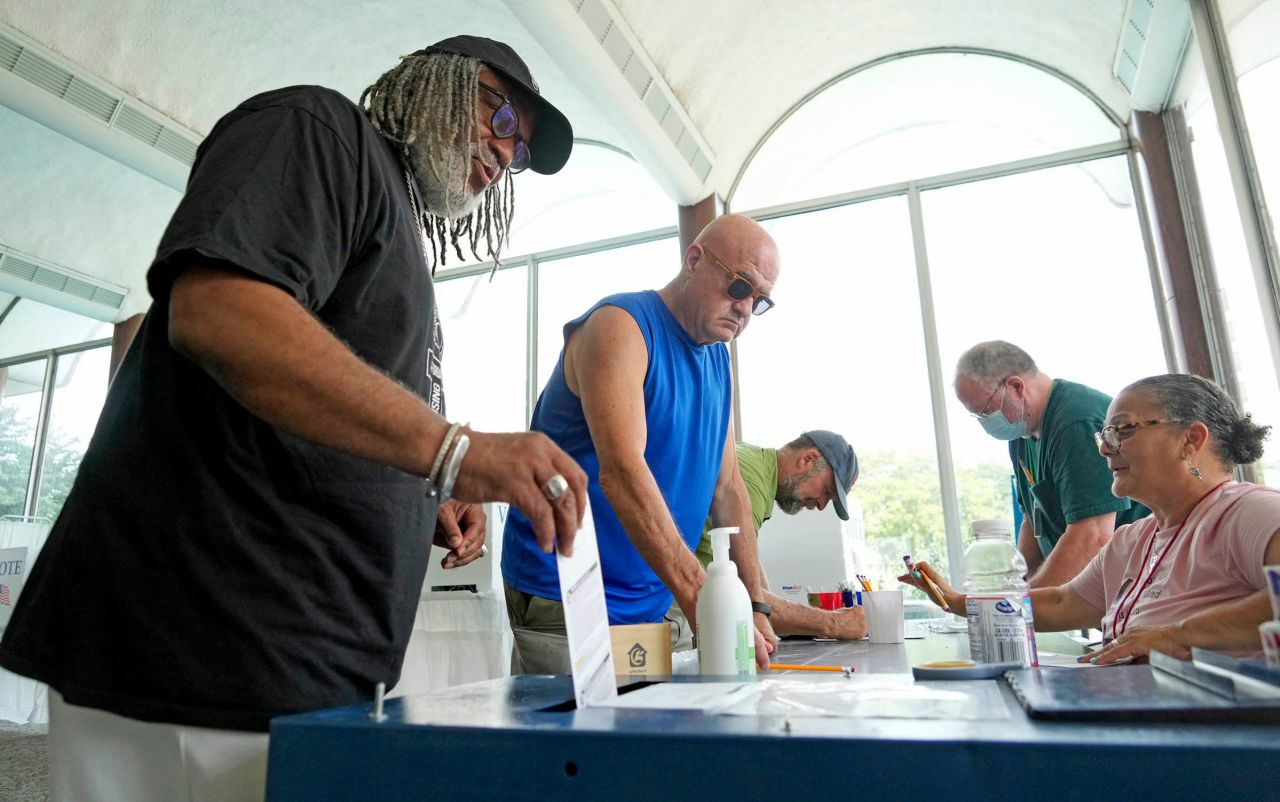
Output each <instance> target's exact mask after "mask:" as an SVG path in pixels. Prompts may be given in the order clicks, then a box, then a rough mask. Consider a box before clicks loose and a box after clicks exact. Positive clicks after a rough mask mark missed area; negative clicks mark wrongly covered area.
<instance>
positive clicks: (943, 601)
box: [902, 554, 951, 613]
mask: <svg viewBox="0 0 1280 802" xmlns="http://www.w3.org/2000/svg"><path fill="white" fill-rule="evenodd" d="M902 561H903V562H904V563H906V565H907V573H909V574H911V575H912V576H913V577H915V578H916V579H917V580H918V581H920V582H923V583H924V592H925V593H926V594H927V595H928V596H929V599H930V600H932V601H933V603H934V604H936V605H938V606H939V607H941V608H942V609H943V610H944V611H946V612H948V613H949V612H951V605H949V604H947V597H946V596H943V595H942V591H941V590H940V589H939V588H938V586H937V585H936V584H934V581H933V580H932V579H930V578H929V575H928V574H926V573H925V572H924V571H921V570H920V567H919V566H917V565H916V564H915V563H914V562H912V561H911V555H910V554H904V555H902Z"/></svg>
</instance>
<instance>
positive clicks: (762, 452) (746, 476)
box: [698, 443, 778, 568]
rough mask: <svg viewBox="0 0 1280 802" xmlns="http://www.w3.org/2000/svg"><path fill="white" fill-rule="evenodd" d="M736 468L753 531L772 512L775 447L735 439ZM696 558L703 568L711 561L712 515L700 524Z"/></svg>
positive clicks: (775, 489)
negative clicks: (743, 488)
mask: <svg viewBox="0 0 1280 802" xmlns="http://www.w3.org/2000/svg"><path fill="white" fill-rule="evenodd" d="M735 449H736V450H737V452H738V472H739V473H741V474H742V483H743V484H745V485H746V486H747V496H748V497H750V499H751V521H752V523H753V524H754V525H755V528H756V533H757V534H759V532H760V527H761V525H762V524H764V522H765V521H767V520H769V516H771V515H773V497H774V496H775V495H777V492H778V451H777V449H773V448H761V447H760V446H753V445H751V444H750V443H738V444H737V445H736V446H735ZM698 562H700V563H702V567H703V568H706V567H707V565H708V564H709V563H710V562H711V519H710V518H707V523H706V525H704V526H703V527H702V542H700V543H699V544H698Z"/></svg>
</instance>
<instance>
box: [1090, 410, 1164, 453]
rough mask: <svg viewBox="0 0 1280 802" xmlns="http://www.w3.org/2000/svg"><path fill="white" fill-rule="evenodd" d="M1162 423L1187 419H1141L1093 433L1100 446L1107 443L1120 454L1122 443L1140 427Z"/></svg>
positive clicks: (1106, 427)
mask: <svg viewBox="0 0 1280 802" xmlns="http://www.w3.org/2000/svg"><path fill="white" fill-rule="evenodd" d="M1161 423H1177V424H1185V423H1186V421H1180V420H1175V419H1173V418H1160V419H1158V420H1139V421H1134V422H1133V423H1121V424H1120V425H1118V426H1116V425H1108V426H1103V427H1102V431H1100V432H1094V433H1093V441H1094V442H1095V443H1097V444H1098V448H1102V444H1103V443H1106V444H1107V448H1109V449H1111V450H1112V451H1114V452H1115V453H1117V454H1119V453H1120V444H1121V443H1122V442H1124V441H1125V440H1128V439H1129V438H1130V437H1133V436H1134V435H1135V434H1137V433H1138V430H1139V429H1145V428H1147V427H1148V426H1156V425H1159V424H1161Z"/></svg>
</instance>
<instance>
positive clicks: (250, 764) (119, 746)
mask: <svg viewBox="0 0 1280 802" xmlns="http://www.w3.org/2000/svg"><path fill="white" fill-rule="evenodd" d="M49 780H50V785H51V786H52V791H53V793H52V799H53V802H82V800H83V801H84V802H117V800H119V802H152V800H154V801H155V802H249V801H250V800H252V801H253V802H261V800H262V799H263V798H264V797H265V796H266V782H267V735H266V733H259V732H236V731H231V730H214V729H206V728H203V727H186V726H181V725H176V724H153V723H151V722H146V721H137V720H135V719H131V718H125V717H124V716H117V715H116V714H114V713H107V712H105V711H102V710H95V709H93V708H89V707H78V706H76V705H70V704H67V703H66V702H64V701H63V700H62V694H60V693H57V692H56V691H54V690H53V689H52V688H50V689H49Z"/></svg>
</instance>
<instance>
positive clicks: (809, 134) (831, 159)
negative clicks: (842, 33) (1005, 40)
mask: <svg viewBox="0 0 1280 802" xmlns="http://www.w3.org/2000/svg"><path fill="white" fill-rule="evenodd" d="M1119 139H1121V133H1120V130H1119V129H1118V128H1117V126H1116V125H1115V123H1113V122H1112V121H1111V120H1110V118H1108V117H1107V116H1106V115H1105V114H1104V113H1103V112H1102V111H1101V110H1100V109H1099V108H1098V106H1097V105H1095V104H1094V103H1093V101H1092V100H1090V99H1089V98H1088V97H1087V96H1085V95H1083V94H1081V93H1080V92H1079V91H1078V90H1076V89H1075V88H1074V87H1072V86H1070V85H1069V84H1066V83H1064V82H1063V81H1061V80H1059V79H1058V78H1056V77H1054V76H1052V75H1050V74H1048V73H1046V72H1044V71H1042V70H1039V69H1037V68H1035V67H1030V66H1027V65H1025V64H1021V63H1018V62H1016V61H1011V60H1009V59H1004V58H997V57H993V56H981V55H974V54H959V53H942V54H932V55H923V56H914V57H910V58H903V59H898V60H895V61H890V62H886V63H884V64H880V65H877V66H875V67H871V68H868V69H866V70H863V71H861V72H858V73H855V74H854V75H851V76H850V77H848V78H846V79H845V80H843V81H841V82H839V83H837V84H835V85H834V86H832V87H830V88H828V89H826V90H824V91H823V92H821V93H820V94H818V95H817V96H816V97H814V98H813V99H812V100H810V101H809V102H808V103H806V104H805V105H804V106H803V107H802V108H800V109H799V110H797V111H796V113H795V114H793V115H791V117H789V118H788V119H787V121H786V122H784V123H783V124H782V125H781V126H779V128H778V130H777V131H775V132H774V133H773V134H772V135H771V136H770V137H769V139H768V141H767V142H766V143H765V144H764V146H763V147H762V148H761V149H760V152H759V153H757V154H756V156H755V157H754V158H753V159H752V161H751V164H750V167H749V168H748V169H747V171H746V173H745V174H744V175H743V179H742V182H741V184H740V185H739V186H738V188H737V189H736V190H735V193H734V195H733V197H732V198H730V200H731V202H732V205H733V208H734V209H737V210H742V211H746V210H750V209H757V208H761V207H764V206H772V205H776V204H780V203H789V202H792V201H798V200H804V199H807V198H816V197H821V196H824V195H833V194H838V193H841V192H849V191H851V190H855V189H862V188H867V187H874V186H880V185H883V184H889V183H893V182H897V181H905V180H908V179H912V178H923V177H925V176H930V175H938V174H941V173H948V172H952V171H956V170H964V169H968V168H972V167H980V166H982V165H987V164H997V163H1000V162H1007V161H1013V160H1015V159H1022V158H1029V157H1032V156H1039V155H1043V154H1047V153H1053V152H1056V151H1060V150H1069V149H1071V148H1077V147H1083V146H1086V145H1094V144H1098V143H1100V142H1114V141H1117V140H1119Z"/></svg>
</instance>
